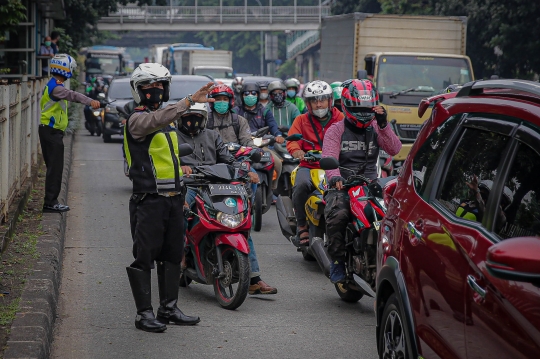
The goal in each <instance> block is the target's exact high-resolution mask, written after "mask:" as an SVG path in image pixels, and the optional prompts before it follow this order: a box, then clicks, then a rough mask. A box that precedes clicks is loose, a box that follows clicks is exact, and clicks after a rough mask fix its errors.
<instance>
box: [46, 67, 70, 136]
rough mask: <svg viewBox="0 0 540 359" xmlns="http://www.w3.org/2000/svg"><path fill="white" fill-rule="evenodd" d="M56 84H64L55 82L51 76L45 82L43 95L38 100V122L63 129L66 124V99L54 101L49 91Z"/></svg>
mask: <svg viewBox="0 0 540 359" xmlns="http://www.w3.org/2000/svg"><path fill="white" fill-rule="evenodd" d="M56 86H64V85H63V84H59V83H57V82H56V79H55V78H54V77H53V78H51V79H50V80H49V82H47V85H46V86H45V89H44V90H43V96H42V97H41V101H40V102H39V105H40V108H41V116H40V123H41V124H42V125H45V126H49V127H53V128H56V129H58V130H62V131H64V130H65V129H66V127H67V125H68V116H67V101H66V100H58V101H55V100H53V99H52V97H51V93H52V91H53V90H54V88H55V87H56Z"/></svg>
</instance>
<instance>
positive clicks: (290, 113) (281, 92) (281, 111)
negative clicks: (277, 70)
mask: <svg viewBox="0 0 540 359" xmlns="http://www.w3.org/2000/svg"><path fill="white" fill-rule="evenodd" d="M286 91H287V88H286V87H285V84H284V83H283V82H281V81H272V82H270V84H269V85H268V92H269V94H270V102H269V103H268V105H267V107H268V108H269V109H270V111H272V114H273V115H274V119H275V120H276V122H277V124H278V126H289V127H290V126H291V125H292V123H293V121H294V119H295V118H296V117H298V116H300V111H299V110H298V108H297V107H296V105H295V104H293V103H292V102H289V101H287V100H285V96H287V94H286Z"/></svg>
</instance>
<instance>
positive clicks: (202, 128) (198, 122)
mask: <svg viewBox="0 0 540 359" xmlns="http://www.w3.org/2000/svg"><path fill="white" fill-rule="evenodd" d="M220 96H223V95H217V94H214V97H213V98H214V99H215V100H216V102H215V103H214V105H217V104H218V103H219V101H220ZM218 107H219V106H218ZM214 109H215V106H214ZM207 117H208V114H207V109H206V106H204V105H202V104H196V105H195V106H192V108H191V109H190V110H188V112H185V113H184V114H182V116H181V117H180V121H178V128H179V130H180V138H179V141H180V143H187V144H189V145H190V146H191V147H193V153H192V154H190V155H188V156H184V157H182V158H181V161H182V163H183V164H184V165H187V166H190V167H195V166H201V165H215V164H216V163H226V164H230V165H236V164H237V162H236V159H235V158H234V156H233V155H231V154H230V153H229V151H228V150H227V146H225V144H224V143H223V140H222V138H221V136H220V134H219V132H218V131H215V130H211V129H209V128H206V124H207ZM189 173H191V170H190V172H189ZM248 175H249V177H250V179H251V182H252V183H257V182H259V176H257V173H254V172H250V173H248ZM195 196H196V193H195V191H193V190H191V189H189V188H188V190H187V193H186V200H185V202H186V206H188V207H190V208H191V207H192V206H193V205H194V203H195ZM184 223H185V225H187V219H186V220H185V222H184ZM248 244H249V248H250V250H249V254H248V258H249V262H250V269H251V273H250V278H251V279H250V286H249V294H276V293H277V289H276V288H274V287H271V286H270V285H268V284H267V283H265V282H264V281H263V280H262V279H261V277H260V269H259V261H258V260H257V253H256V252H255V247H254V245H253V240H252V239H251V236H249V237H248Z"/></svg>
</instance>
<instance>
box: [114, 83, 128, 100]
mask: <svg viewBox="0 0 540 359" xmlns="http://www.w3.org/2000/svg"><path fill="white" fill-rule="evenodd" d="M132 96H133V95H132V94H131V87H130V86H129V81H113V82H112V84H111V87H110V88H109V97H110V98H111V99H113V100H114V99H117V98H119V99H128V98H129V99H130V98H132Z"/></svg>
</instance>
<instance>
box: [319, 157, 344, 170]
mask: <svg viewBox="0 0 540 359" xmlns="http://www.w3.org/2000/svg"><path fill="white" fill-rule="evenodd" d="M319 166H321V168H322V169H323V170H325V171H328V170H335V169H336V168H338V167H339V162H338V160H336V159H335V158H334V157H324V158H321V160H320V161H319Z"/></svg>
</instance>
